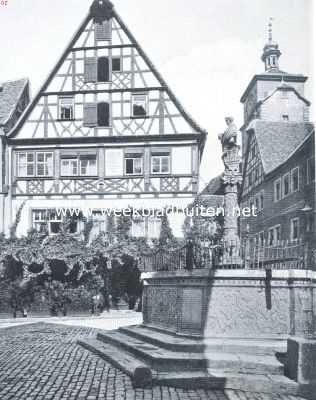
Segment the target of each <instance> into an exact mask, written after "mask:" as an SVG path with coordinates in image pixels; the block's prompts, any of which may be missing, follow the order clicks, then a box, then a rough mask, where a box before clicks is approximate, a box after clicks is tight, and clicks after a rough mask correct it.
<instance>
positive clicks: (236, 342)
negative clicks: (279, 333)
mask: <svg viewBox="0 0 316 400" xmlns="http://www.w3.org/2000/svg"><path fill="white" fill-rule="evenodd" d="M119 330H120V331H121V332H123V333H125V334H127V335H129V336H133V337H135V338H137V339H140V340H143V341H145V342H147V343H151V344H153V345H155V346H158V347H161V348H164V349H168V350H172V351H179V352H182V351H188V352H192V353H193V352H196V353H201V352H212V351H215V352H216V351H218V352H222V351H223V352H227V353H245V354H258V355H271V356H273V355H275V354H276V353H286V350H287V343H286V340H275V339H265V340H263V339H262V340H257V339H231V338H206V339H204V340H201V339H199V340H197V339H190V338H185V337H180V336H177V335H175V334H170V333H168V332H162V331H157V330H155V329H151V328H149V327H144V326H141V325H136V326H130V327H122V328H119Z"/></svg>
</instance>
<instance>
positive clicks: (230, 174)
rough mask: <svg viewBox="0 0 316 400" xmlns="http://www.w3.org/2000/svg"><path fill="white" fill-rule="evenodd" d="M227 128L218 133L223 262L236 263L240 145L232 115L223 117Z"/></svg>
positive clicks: (239, 261) (238, 241) (238, 250)
mask: <svg viewBox="0 0 316 400" xmlns="http://www.w3.org/2000/svg"><path fill="white" fill-rule="evenodd" d="M225 121H226V124H227V128H226V130H225V132H224V133H221V134H220V135H218V138H219V140H220V141H221V144H222V149H223V155H222V160H223V163H224V166H225V171H224V174H223V176H222V181H223V184H224V187H225V191H224V192H225V195H224V210H225V217H224V233H223V242H224V253H223V263H224V264H234V265H238V264H240V263H241V259H240V239H239V236H238V210H239V205H238V185H240V184H241V181H242V176H241V171H240V163H241V157H240V155H239V150H240V146H238V144H237V135H238V129H237V127H236V125H235V123H234V119H233V117H226V118H225Z"/></svg>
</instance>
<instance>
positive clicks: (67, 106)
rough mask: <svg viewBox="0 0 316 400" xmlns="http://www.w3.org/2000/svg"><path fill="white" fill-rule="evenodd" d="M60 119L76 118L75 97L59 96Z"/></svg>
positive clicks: (69, 119)
mask: <svg viewBox="0 0 316 400" xmlns="http://www.w3.org/2000/svg"><path fill="white" fill-rule="evenodd" d="M58 118H59V119H61V120H63V121H71V120H73V119H74V118H75V103H74V98H73V97H60V98H59V116H58Z"/></svg>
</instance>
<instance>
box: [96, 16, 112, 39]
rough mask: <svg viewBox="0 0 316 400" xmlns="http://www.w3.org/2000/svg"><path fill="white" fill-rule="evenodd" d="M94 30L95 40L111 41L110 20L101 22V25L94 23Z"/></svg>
mask: <svg viewBox="0 0 316 400" xmlns="http://www.w3.org/2000/svg"><path fill="white" fill-rule="evenodd" d="M94 29H95V38H96V40H111V33H112V26H111V20H109V21H103V22H102V23H101V24H99V23H95V25H94Z"/></svg>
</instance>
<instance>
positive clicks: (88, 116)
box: [83, 103, 98, 127]
mask: <svg viewBox="0 0 316 400" xmlns="http://www.w3.org/2000/svg"><path fill="white" fill-rule="evenodd" d="M97 122H98V110H97V104H96V103H87V104H85V105H84V106H83V125H84V126H90V127H93V126H97Z"/></svg>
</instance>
